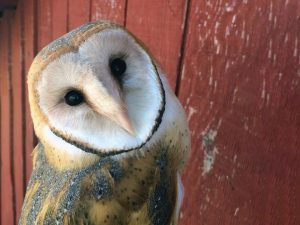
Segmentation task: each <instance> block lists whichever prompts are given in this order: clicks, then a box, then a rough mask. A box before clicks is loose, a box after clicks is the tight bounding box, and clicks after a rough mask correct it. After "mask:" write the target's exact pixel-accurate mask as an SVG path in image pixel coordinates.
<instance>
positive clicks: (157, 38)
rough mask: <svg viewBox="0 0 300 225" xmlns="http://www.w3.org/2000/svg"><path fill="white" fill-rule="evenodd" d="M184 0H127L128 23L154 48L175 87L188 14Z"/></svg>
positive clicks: (154, 52)
mask: <svg viewBox="0 0 300 225" xmlns="http://www.w3.org/2000/svg"><path fill="white" fill-rule="evenodd" d="M186 2H187V1H185V0H170V1H160V0H155V1H147V0H128V6H127V18H126V27H127V28H128V29H129V30H130V31H132V32H133V33H134V34H135V35H136V36H137V37H139V38H140V39H141V40H142V41H143V42H144V43H145V44H146V45H147V47H148V48H149V49H150V50H151V52H152V53H153V55H154V56H155V58H156V59H157V60H158V61H159V62H160V64H161V65H162V68H163V69H164V71H165V72H166V74H167V76H168V79H169V81H170V84H171V86H172V87H173V89H175V86H176V80H177V72H178V63H179V58H180V55H181V43H182V33H183V29H184V21H185V14H186Z"/></svg>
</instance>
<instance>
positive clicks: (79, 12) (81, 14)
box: [68, 0, 91, 30]
mask: <svg viewBox="0 0 300 225" xmlns="http://www.w3.org/2000/svg"><path fill="white" fill-rule="evenodd" d="M90 7H91V1H90V0H72V1H69V9H68V18H69V19H68V30H73V29H74V28H76V27H78V26H80V25H82V24H84V23H87V22H89V21H90Z"/></svg>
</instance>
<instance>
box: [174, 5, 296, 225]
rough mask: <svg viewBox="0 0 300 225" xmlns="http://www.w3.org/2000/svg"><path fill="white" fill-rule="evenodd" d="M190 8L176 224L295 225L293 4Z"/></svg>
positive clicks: (182, 81)
mask: <svg viewBox="0 0 300 225" xmlns="http://www.w3.org/2000/svg"><path fill="white" fill-rule="evenodd" d="M190 7H191V8H190V15H189V18H188V33H187V41H186V46H185V54H184V62H183V63H184V64H183V71H182V77H181V86H180V91H179V96H180V100H181V101H182V102H183V103H184V106H185V109H186V111H187V115H188V119H189V124H190V127H191V130H192V137H193V151H192V157H191V158H190V161H189V165H188V168H187V170H186V173H185V176H184V183H185V187H186V189H185V190H186V198H185V201H184V206H183V212H182V213H181V224H207V225H214V224H249V225H250V224H262V225H263V224H274V225H275V224H278V225H281V224H300V216H299V215H300V188H299V187H300V184H299V177H300V164H299V159H300V158H299V157H300V156H299V149H300V141H299V140H300V139H299V135H300V84H299V83H300V70H299V62H300V58H299V52H300V51H299V49H300V48H299V38H300V32H299V31H300V30H299V29H300V26H299V24H300V23H299V22H300V21H299V17H300V8H299V1H297V0H290V1H284V0H276V1H275V0H263V1H261V0H256V1H247V0H245V1H195V0H192V1H191V5H190Z"/></svg>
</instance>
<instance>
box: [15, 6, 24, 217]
mask: <svg viewBox="0 0 300 225" xmlns="http://www.w3.org/2000/svg"><path fill="white" fill-rule="evenodd" d="M19 4H20V7H21V10H20V14H21V15H20V17H21V23H20V26H21V33H20V35H21V43H20V44H21V82H22V100H21V101H22V129H23V132H22V139H23V145H22V157H23V165H22V176H23V180H22V181H23V193H25V192H26V105H25V104H26V98H25V96H26V94H25V91H26V88H25V85H26V79H25V77H26V74H25V73H26V72H25V29H24V26H25V19H24V2H23V1H21V2H19ZM17 219H18V218H17Z"/></svg>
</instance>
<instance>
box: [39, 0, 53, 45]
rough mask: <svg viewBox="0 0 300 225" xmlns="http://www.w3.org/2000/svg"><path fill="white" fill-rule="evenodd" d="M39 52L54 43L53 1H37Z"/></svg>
mask: <svg viewBox="0 0 300 225" xmlns="http://www.w3.org/2000/svg"><path fill="white" fill-rule="evenodd" d="M37 21H38V23H37V50H38V51H40V50H41V49H42V48H43V47H45V46H46V45H47V44H49V43H50V42H51V41H52V23H53V21H52V1H43V0H37Z"/></svg>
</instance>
